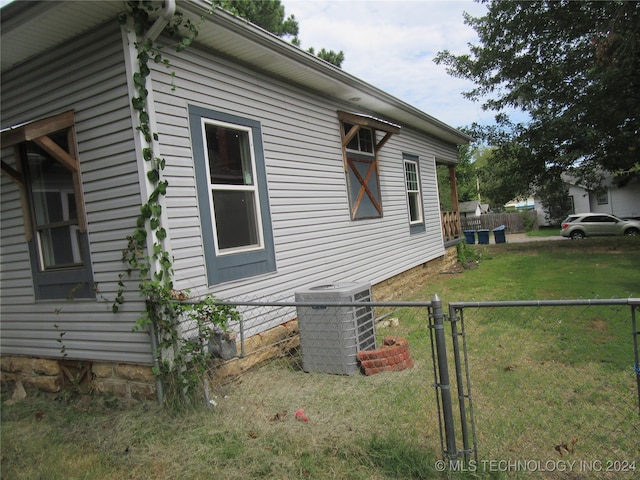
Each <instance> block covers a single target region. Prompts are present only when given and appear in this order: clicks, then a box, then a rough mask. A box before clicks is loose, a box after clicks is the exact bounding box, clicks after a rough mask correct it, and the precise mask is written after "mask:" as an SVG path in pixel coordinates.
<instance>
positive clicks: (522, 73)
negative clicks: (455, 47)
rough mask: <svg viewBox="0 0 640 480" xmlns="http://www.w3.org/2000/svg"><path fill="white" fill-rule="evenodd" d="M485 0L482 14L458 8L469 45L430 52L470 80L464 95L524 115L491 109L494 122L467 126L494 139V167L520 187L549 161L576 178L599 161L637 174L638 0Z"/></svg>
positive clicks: (537, 179) (535, 181)
mask: <svg viewBox="0 0 640 480" xmlns="http://www.w3.org/2000/svg"><path fill="white" fill-rule="evenodd" d="M486 5H487V9H488V10H487V14H486V15H485V16H483V17H480V18H474V17H472V16H470V15H468V14H467V15H466V16H465V23H466V24H468V25H470V26H472V27H473V28H474V29H475V31H476V32H477V34H478V36H479V44H477V45H471V46H470V53H467V54H463V55H453V54H451V53H450V52H448V51H444V52H440V53H439V54H438V56H437V58H436V63H439V64H444V65H446V66H447V67H448V72H449V73H450V74H451V75H454V76H457V77H461V78H465V79H469V80H472V81H473V82H475V88H473V89H472V90H471V91H468V92H466V93H465V95H466V96H467V97H468V98H471V99H474V100H480V99H484V104H483V107H484V108H486V109H490V110H495V111H496V112H504V111H505V110H506V109H517V110H521V111H523V112H525V113H526V114H528V115H529V117H530V122H528V123H526V124H513V123H511V122H510V121H509V119H508V118H507V117H506V116H505V115H503V114H500V115H499V116H498V117H497V120H498V122H497V125H496V126H492V127H478V126H476V127H477V131H476V137H477V138H483V139H484V140H485V141H488V142H490V143H491V144H492V145H494V146H496V147H498V150H499V151H498V153H497V154H498V156H499V158H500V162H498V163H499V166H500V167H501V170H502V171H501V172H500V174H502V175H504V176H505V178H508V179H509V181H510V182H511V181H515V183H516V184H517V185H518V186H519V188H518V189H519V190H520V192H519V193H521V194H523V193H524V190H525V189H526V188H527V187H529V186H531V185H542V184H544V182H545V181H546V180H547V179H548V176H547V175H546V174H547V172H548V171H549V170H550V169H554V168H560V169H561V170H563V171H567V170H569V169H570V168H572V167H576V169H577V170H576V171H575V172H574V174H576V175H577V176H578V177H582V176H585V177H586V176H588V174H589V173H593V172H596V171H598V170H599V169H604V170H608V171H611V172H624V174H623V175H622V176H621V178H622V179H623V180H624V179H628V178H629V176H630V175H636V176H637V174H638V171H639V169H638V131H640V118H639V117H638V112H640V28H639V27H638V26H639V25H640V3H638V2H621V1H611V2H555V1H534V2H512V1H508V0H491V1H487V2H486ZM598 178H601V176H599V177H596V179H598ZM505 186H506V185H505Z"/></svg>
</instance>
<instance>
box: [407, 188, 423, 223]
mask: <svg viewBox="0 0 640 480" xmlns="http://www.w3.org/2000/svg"><path fill="white" fill-rule="evenodd" d="M409 213H410V215H411V221H412V222H417V221H419V220H421V218H420V203H419V197H418V194H417V193H410V194H409Z"/></svg>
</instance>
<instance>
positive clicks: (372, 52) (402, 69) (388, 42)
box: [281, 0, 495, 128]
mask: <svg viewBox="0 0 640 480" xmlns="http://www.w3.org/2000/svg"><path fill="white" fill-rule="evenodd" d="M281 3H282V4H283V5H284V7H285V15H286V16H289V15H291V14H293V15H294V16H295V18H296V20H297V21H298V26H299V29H300V30H299V34H298V37H299V39H300V41H301V47H302V48H303V49H305V50H306V49H308V48H309V47H314V49H315V50H316V51H318V50H320V49H322V48H325V49H327V50H334V51H336V52H338V51H340V50H342V51H343V52H344V54H345V60H344V62H343V63H342V69H343V70H344V71H346V72H348V73H350V74H352V75H355V76H356V77H358V78H359V79H361V80H364V81H365V82H367V83H369V84H371V85H373V86H375V87H377V88H379V89H381V90H383V91H385V92H387V93H389V94H391V95H393V96H394V97H397V98H399V99H400V100H403V101H405V102H407V103H409V104H411V105H412V106H414V107H416V108H418V109H420V110H422V111H423V112H425V113H428V114H429V115H431V116H433V117H435V118H437V119H438V120H441V121H443V122H445V123H446V124H448V125H450V126H453V127H456V128H457V127H463V126H467V125H471V124H472V123H473V122H478V123H483V124H490V123H493V118H494V116H495V114H494V113H493V112H489V111H483V110H482V108H481V106H480V103H479V102H472V101H470V100H467V99H465V98H464V97H463V96H462V92H464V91H468V90H470V89H471V88H472V87H473V83H472V82H470V81H467V80H463V79H459V78H455V77H452V76H450V75H448V74H447V73H446V67H445V66H444V65H436V64H435V63H434V62H433V59H434V58H435V56H436V55H437V53H438V52H440V51H442V50H449V51H450V52H451V53H453V54H456V55H459V54H464V53H469V48H468V44H469V43H478V37H477V35H476V32H475V31H474V30H473V29H472V28H471V27H469V26H468V25H465V24H464V19H463V12H465V11H466V12H467V13H469V14H471V15H472V16H475V17H479V16H482V15H483V14H484V12H485V11H486V8H485V6H484V5H480V4H478V3H475V2H473V1H472V0H409V1H407V0H281Z"/></svg>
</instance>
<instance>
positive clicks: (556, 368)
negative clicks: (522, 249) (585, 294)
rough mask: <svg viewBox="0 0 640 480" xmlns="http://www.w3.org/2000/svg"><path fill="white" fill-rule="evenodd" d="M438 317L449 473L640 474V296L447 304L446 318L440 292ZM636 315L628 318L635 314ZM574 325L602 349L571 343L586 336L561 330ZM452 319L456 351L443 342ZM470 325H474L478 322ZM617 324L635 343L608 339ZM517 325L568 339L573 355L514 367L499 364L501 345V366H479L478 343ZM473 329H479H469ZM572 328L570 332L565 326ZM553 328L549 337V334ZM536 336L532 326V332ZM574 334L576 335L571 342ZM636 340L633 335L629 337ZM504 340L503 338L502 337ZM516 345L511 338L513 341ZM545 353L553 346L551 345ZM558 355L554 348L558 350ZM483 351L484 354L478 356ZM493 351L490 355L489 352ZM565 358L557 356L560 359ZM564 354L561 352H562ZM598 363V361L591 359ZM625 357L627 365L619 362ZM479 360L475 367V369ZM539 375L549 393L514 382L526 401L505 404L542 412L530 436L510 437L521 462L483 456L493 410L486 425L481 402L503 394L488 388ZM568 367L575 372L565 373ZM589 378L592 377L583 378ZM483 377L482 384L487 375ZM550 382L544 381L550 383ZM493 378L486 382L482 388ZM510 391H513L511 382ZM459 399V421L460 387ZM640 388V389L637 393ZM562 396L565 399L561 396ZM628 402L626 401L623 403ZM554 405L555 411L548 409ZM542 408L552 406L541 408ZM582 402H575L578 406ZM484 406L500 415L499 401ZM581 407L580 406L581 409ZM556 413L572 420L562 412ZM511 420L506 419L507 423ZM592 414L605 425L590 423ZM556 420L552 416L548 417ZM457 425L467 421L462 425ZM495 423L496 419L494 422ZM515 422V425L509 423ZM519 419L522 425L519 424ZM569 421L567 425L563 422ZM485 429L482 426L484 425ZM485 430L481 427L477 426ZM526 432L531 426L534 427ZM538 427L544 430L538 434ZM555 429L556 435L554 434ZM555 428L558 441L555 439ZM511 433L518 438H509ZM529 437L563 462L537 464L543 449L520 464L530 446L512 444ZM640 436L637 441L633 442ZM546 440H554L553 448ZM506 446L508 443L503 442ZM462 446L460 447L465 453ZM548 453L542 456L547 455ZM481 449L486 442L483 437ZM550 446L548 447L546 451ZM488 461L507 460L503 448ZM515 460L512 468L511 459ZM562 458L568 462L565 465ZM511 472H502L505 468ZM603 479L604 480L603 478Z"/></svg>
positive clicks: (437, 373) (433, 323)
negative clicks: (592, 370) (486, 332)
mask: <svg viewBox="0 0 640 480" xmlns="http://www.w3.org/2000/svg"><path fill="white" fill-rule="evenodd" d="M432 305H433V312H432V314H431V315H430V321H429V327H430V329H431V331H432V335H431V337H432V346H433V349H434V358H433V361H434V378H435V387H436V389H437V390H438V392H439V395H438V416H439V423H440V432H441V445H442V453H443V457H444V458H445V459H446V460H448V461H449V464H448V465H449V468H450V469H452V470H454V471H469V470H465V468H466V467H465V466H468V465H471V466H472V469H471V470H470V471H473V472H476V471H481V470H482V471H485V472H486V471H487V470H488V471H489V472H509V471H513V470H518V471H528V472H529V473H530V472H531V471H537V472H541V471H544V470H545V465H546V466H547V470H546V471H547V472H549V471H551V470H549V468H551V467H553V468H555V469H558V468H559V466H562V468H564V469H569V468H571V469H572V470H571V471H578V472H592V473H593V472H595V473H597V474H598V475H603V476H604V477H606V476H608V475H622V477H624V478H626V477H625V475H629V477H628V478H634V475H635V474H636V469H640V442H638V438H637V431H638V428H640V360H639V347H638V345H639V337H640V331H639V329H638V325H637V319H636V317H637V312H638V311H640V299H619V300H617V299H614V300H601V299H594V300H556V301H553V300H550V301H508V302H452V303H449V305H448V313H445V312H444V310H443V307H442V302H441V301H440V299H439V298H438V297H437V296H436V297H434V299H433V301H432ZM627 312H628V313H627ZM571 319H578V321H577V322H576V323H577V324H580V325H583V329H584V330H586V335H587V337H589V338H591V337H593V338H594V339H595V343H594V347H593V350H590V349H591V347H589V348H588V349H587V350H588V351H586V352H583V351H581V350H579V349H573V350H572V347H571V343H572V342H573V343H575V342H578V341H579V340H577V338H579V337H580V335H583V336H584V335H585V332H581V331H578V330H577V329H574V330H573V331H568V332H567V331H566V329H564V327H562V324H563V321H565V320H566V322H565V323H566V324H571ZM446 322H449V324H450V333H451V344H452V351H451V352H447V351H446V347H445V346H444V333H445V332H444V323H446ZM469 322H471V323H469ZM607 322H610V323H612V324H615V325H614V326H615V328H617V329H618V330H624V332H618V334H619V335H620V338H621V339H623V342H625V341H624V339H626V342H625V343H624V344H617V343H615V342H614V341H615V338H608V336H607V335H608V334H607V333H606V328H605V326H606V324H607ZM509 323H518V324H519V325H526V328H529V329H539V330H543V331H544V333H545V334H548V335H551V337H549V338H556V337H555V336H560V337H562V336H563V335H564V336H565V337H566V338H561V340H560V343H561V344H562V345H563V348H565V347H566V351H565V350H562V351H561V352H560V353H561V356H560V357H558V358H556V357H554V355H555V354H554V353H553V352H552V353H548V354H549V358H548V359H545V358H542V357H543V353H542V352H537V353H536V352H533V353H534V354H535V355H531V353H532V352H525V354H526V355H525V354H523V356H522V357H521V358H520V361H521V362H522V363H523V364H522V365H514V364H509V363H508V362H507V359H500V358H499V354H500V349H501V347H502V345H500V344H496V345H495V346H493V347H495V348H490V349H489V350H491V351H494V352H496V353H495V354H496V358H495V359H492V360H494V362H493V363H494V364H493V365H492V364H491V362H487V361H486V359H483V360H485V364H484V365H480V361H479V360H478V359H474V358H473V355H471V357H472V358H471V360H470V354H469V348H470V345H471V348H473V349H474V350H477V349H476V348H475V346H474V342H477V341H478V339H479V335H480V333H482V329H493V330H494V333H493V335H495V330H496V329H498V331H499V329H500V328H501V326H504V325H508V324H509ZM469 329H471V330H472V331H471V332H469ZM563 329H564V330H563ZM545 330H546V331H545ZM531 331H533V330H531ZM572 334H575V335H574V336H572ZM629 336H630V337H631V338H629ZM498 338H501V337H500V336H499V335H498ZM506 340H508V339H506ZM598 345H604V346H605V347H606V348H604V347H603V349H602V352H600V351H598ZM542 350H544V348H543V349H542ZM550 352H551V350H550ZM474 353H477V351H476V352H474ZM485 353H486V352H485ZM557 353H558V352H556V354H557ZM527 355H529V356H534V357H536V359H535V360H531V359H528V358H527ZM556 356H557V355H556ZM610 356H615V357H616V361H617V362H618V363H619V362H620V361H621V362H623V363H624V365H623V368H622V369H623V372H617V371H615V372H614V371H613V370H614V369H612V368H609V365H608V363H611V364H612V365H613V363H614V360H612V359H610V358H609V357H610ZM591 357H592V358H591ZM620 358H622V359H623V360H620ZM503 360H504V361H505V362H507V363H506V364H504V365H500V369H502V372H500V371H499V370H498V369H497V368H496V365H495V364H496V363H499V362H501V361H503ZM449 362H451V364H452V365H453V368H454V370H453V374H452V375H451V376H452V377H453V378H451V379H450V378H449V377H450V375H449ZM470 362H471V363H470ZM594 362H595V364H596V365H597V364H598V363H599V362H600V363H602V364H603V365H605V366H606V367H607V368H605V369H604V372H610V371H611V372H612V373H611V374H610V375H609V374H605V375H604V378H602V377H595V378H589V377H588V373H585V372H586V370H587V369H585V370H581V368H580V366H581V365H582V364H585V365H589V364H590V363H594ZM486 370H489V371H492V375H493V376H494V377H495V378H488V379H487V376H486V375H485V376H484V377H482V375H484V373H483V371H486ZM532 371H533V372H534V374H536V375H540V374H541V373H545V372H547V374H548V376H549V378H548V381H547V380H544V382H546V383H543V384H542V386H543V387H544V388H542V390H544V392H543V393H542V394H539V393H538V392H536V391H534V390H533V388H535V387H540V385H537V384H536V385H534V387H532V389H531V390H532V391H527V384H526V382H515V383H514V385H517V388H519V389H522V390H524V392H520V391H518V392H515V395H514V396H517V397H519V398H521V399H522V403H521V404H517V403H516V404H511V403H510V402H509V401H505V402H504V405H502V406H501V407H502V409H509V408H510V407H513V406H514V405H515V406H516V407H517V408H515V409H514V410H515V411H513V412H508V413H506V415H509V414H512V415H513V416H514V417H523V418H528V417H527V415H528V413H527V401H529V402H530V403H531V404H533V405H534V406H533V407H532V410H533V411H534V414H533V415H535V416H536V418H531V419H529V421H530V422H531V424H530V425H527V426H526V427H527V428H526V429H530V430H531V431H530V433H528V434H524V433H522V432H514V431H511V432H510V431H507V432H505V433H504V435H505V440H504V441H503V444H504V445H505V450H506V451H507V452H508V454H509V455H513V456H514V458H513V459H511V460H507V461H505V462H503V463H500V462H499V461H496V460H494V459H492V458H487V457H486V456H485V455H483V457H484V458H482V459H480V460H479V459H478V450H479V447H478V442H479V441H478V433H477V432H478V431H479V432H480V434H481V435H482V436H484V437H486V436H487V433H486V431H485V430H486V428H487V427H486V426H485V425H483V423H482V422H483V421H485V422H486V421H487V416H488V414H487V413H485V412H481V416H482V417H483V418H482V419H481V420H480V422H478V420H477V413H476V412H475V411H474V410H477V408H478V407H477V403H478V402H477V396H480V397H484V398H483V399H482V400H485V399H486V398H494V397H495V394H494V395H487V392H483V389H485V390H487V389H488V390H490V389H492V388H504V385H502V386H501V385H500V383H499V382H498V383H496V380H495V379H496V378H497V379H500V378H502V377H505V378H507V377H508V376H509V373H513V374H514V375H515V376H516V378H517V377H518V376H522V377H526V376H529V375H531V376H532V377H533V376H534V375H533V374H531V372H532ZM566 371H568V373H565V372H566ZM583 373H584V377H585V378H581V374H583ZM474 377H475V378H476V379H477V380H475V382H474V392H475V393H474V396H472V394H471V383H472V379H474ZM481 377H482V381H480V378H481ZM541 378H543V379H544V376H543V377H541ZM485 382H486V384H487V385H483V384H484V383H485ZM511 388H514V387H513V385H511ZM454 390H455V393H456V394H457V399H458V409H459V415H455V414H454V413H453V412H454V408H455V407H454V403H455V401H454V400H453V395H454V394H453V393H452V392H453V391H454ZM632 390H635V393H631V391H632ZM512 393H514V392H513V391H511V392H509V391H507V390H505V399H506V398H508V397H509V396H511V394H512ZM553 395H556V396H557V397H558V398H553ZM630 396H631V398H633V397H637V398H636V401H637V404H638V409H637V411H636V410H635V408H633V409H632V408H629V397H630ZM609 397H613V398H615V399H616V400H617V401H616V402H609V401H608V398H609ZM622 397H624V398H622ZM544 402H547V403H548V404H549V405H550V406H553V408H548V409H547V408H546V407H545V406H544ZM540 404H543V407H542V408H541V407H540ZM574 405H575V406H574ZM585 406H586V408H588V409H589V413H584V412H583V411H582V409H584V408H585ZM481 408H484V409H486V410H492V411H493V412H496V411H498V410H500V409H496V406H495V405H493V406H491V407H490V408H487V405H483V406H482V407H481ZM572 408H574V410H572ZM556 409H558V410H560V411H561V412H562V411H563V412H565V413H564V414H559V415H558V414H556V413H557V412H556ZM504 415H505V414H503V415H502V416H503V417H504ZM589 415H592V416H593V418H596V419H598V418H599V420H590V419H589ZM545 417H548V419H545ZM456 423H458V424H459V425H456ZM486 423H490V422H486ZM507 423H508V422H507ZM512 423H517V422H516V421H513V422H512ZM560 423H561V424H562V425H559V424H560ZM477 424H478V425H480V427H477ZM478 428H479V430H478ZM526 429H525V428H523V430H526ZM534 429H537V430H535V431H534ZM550 432H551V433H550ZM553 432H556V433H555V435H556V437H554V436H553V435H554V433H553ZM509 435H512V436H513V439H509V438H508V437H509ZM526 435H529V436H530V437H536V438H535V439H534V440H528V441H527V443H528V444H530V445H531V446H534V447H535V448H533V449H532V450H530V452H534V451H535V452H538V451H547V452H550V454H551V455H557V457H552V456H551V457H548V459H547V460H546V461H545V460H544V459H538V458H536V459H534V458H533V456H535V455H537V454H538V453H530V454H529V455H530V456H531V458H530V459H527V458H524V459H522V458H520V459H518V458H515V457H517V456H518V454H520V455H522V454H523V452H525V451H526V449H521V448H518V447H513V446H511V445H509V443H510V442H513V444H517V443H518V442H520V441H521V440H522V438H523V437H525V436H526ZM634 437H635V438H634ZM544 442H547V443H548V444H544ZM494 443H500V442H494ZM460 445H461V448H460ZM541 447H542V449H541V450H536V449H540V448H541ZM480 448H482V441H480ZM544 448H546V450H544ZM489 455H504V451H500V450H495V451H493V452H489ZM510 462H511V463H510ZM558 462H564V463H562V464H559V463H558ZM502 467H504V469H502V470H501V468H502ZM604 477H603V478H604Z"/></svg>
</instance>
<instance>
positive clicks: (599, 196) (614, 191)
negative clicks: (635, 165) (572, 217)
mask: <svg viewBox="0 0 640 480" xmlns="http://www.w3.org/2000/svg"><path fill="white" fill-rule="evenodd" d="M563 178H564V180H565V183H566V185H567V188H568V194H569V199H570V201H571V206H572V208H573V211H572V212H571V213H584V212H593V213H608V214H610V215H615V216H617V217H621V218H638V217H640V181H639V180H638V179H637V178H633V179H631V180H630V181H629V182H628V183H627V184H625V185H624V186H618V185H617V184H616V182H615V181H614V179H613V177H612V175H611V174H605V173H603V174H602V188H600V189H597V190H590V189H588V188H586V187H585V186H584V185H582V184H581V183H580V182H579V181H578V179H576V178H575V177H573V176H570V175H564V176H563Z"/></svg>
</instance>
